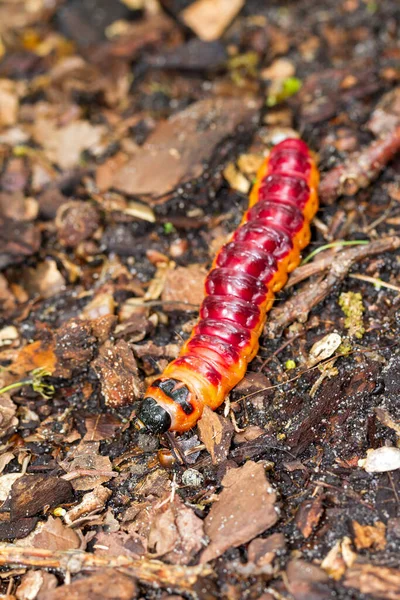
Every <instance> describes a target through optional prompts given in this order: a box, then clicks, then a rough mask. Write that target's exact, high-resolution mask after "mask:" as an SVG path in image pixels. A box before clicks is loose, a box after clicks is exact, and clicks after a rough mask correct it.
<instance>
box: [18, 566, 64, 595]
mask: <svg viewBox="0 0 400 600" xmlns="http://www.w3.org/2000/svg"><path fill="white" fill-rule="evenodd" d="M57 583H58V582H57V577H56V576H55V575H53V574H52V573H47V571H33V570H30V571H28V572H27V573H25V575H23V576H22V577H21V583H20V585H19V586H18V589H17V592H16V595H17V599H18V600H34V598H36V597H37V595H38V594H39V592H41V593H44V592H45V591H46V592H47V591H49V590H53V589H55V588H56V587H57Z"/></svg>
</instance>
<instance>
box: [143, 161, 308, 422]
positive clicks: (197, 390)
mask: <svg viewBox="0 0 400 600" xmlns="http://www.w3.org/2000/svg"><path fill="white" fill-rule="evenodd" d="M267 174H268V158H267V159H266V160H265V161H264V163H263V165H262V166H261V167H260V169H259V171H258V173H257V179H256V182H255V184H254V186H253V188H252V191H251V193H250V198H249V208H251V207H252V206H253V205H254V204H256V202H257V201H258V197H259V188H260V185H261V182H262V181H263V179H264V178H265V177H266V175H267ZM318 182H319V173H318V169H317V167H316V165H315V161H314V160H312V168H311V171H310V175H309V178H308V184H309V187H310V196H309V199H308V201H307V203H306V206H305V207H304V210H303V215H304V225H303V227H302V229H301V230H300V231H299V232H298V233H297V234H296V235H295V236H294V238H293V239H292V241H293V249H292V250H291V251H290V252H289V253H288V254H287V255H286V256H285V258H284V259H282V260H280V261H279V263H278V270H277V272H276V273H275V275H274V277H273V278H272V280H271V281H270V282H269V283H268V291H267V296H266V299H265V302H264V303H263V304H262V305H261V306H260V307H259V308H260V319H259V321H258V323H257V325H256V326H255V327H254V329H253V331H252V334H251V338H250V341H249V343H248V344H247V345H246V346H245V347H244V348H243V349H242V351H241V355H240V359H239V361H238V362H237V363H235V365H233V367H232V368H231V369H229V370H227V369H225V370H224V371H223V372H222V373H221V375H222V378H221V382H220V384H219V385H212V384H211V383H210V381H208V380H207V379H206V378H205V377H204V376H202V375H201V374H200V373H198V372H196V370H194V369H190V368H188V367H186V366H181V365H176V364H175V361H172V362H171V363H170V364H169V365H168V366H167V368H166V369H165V371H164V372H163V374H162V378H163V379H164V378H165V379H167V378H174V379H177V380H179V381H182V382H184V383H185V384H186V386H187V387H188V388H189V390H190V392H191V398H190V400H191V403H192V405H193V406H194V412H193V413H192V414H191V415H189V416H188V415H186V414H185V413H184V412H183V410H182V408H181V407H180V406H179V405H177V404H176V403H174V402H173V401H172V400H171V399H170V398H169V397H168V396H166V395H165V394H164V393H163V392H162V391H161V390H160V389H159V388H155V387H152V386H150V388H149V390H148V392H147V394H146V395H150V396H152V397H153V398H154V399H156V400H157V401H158V402H159V404H160V405H161V406H163V408H165V409H166V410H167V411H168V412H169V413H170V415H171V417H172V426H171V430H175V431H186V430H188V429H191V428H192V427H193V426H194V425H195V424H196V422H197V421H198V419H199V417H200V416H201V413H202V411H203V406H204V405H207V406H209V407H210V408H212V409H216V408H218V406H220V405H221V404H222V403H223V402H224V400H225V398H226V396H227V395H228V393H229V392H230V391H231V389H232V388H233V387H234V386H235V385H236V384H237V383H239V381H241V379H243V377H244V375H245V373H246V369H247V365H248V363H249V362H250V361H251V360H252V359H253V358H254V357H255V355H256V354H257V352H258V349H259V342H258V339H259V336H260V334H261V332H262V330H263V327H264V324H265V320H266V314H267V312H268V311H269V310H270V309H271V307H272V305H273V302H274V298H275V294H276V293H277V292H278V291H279V290H280V289H282V287H283V286H284V285H285V283H286V281H287V278H288V274H289V273H290V272H291V271H293V269H295V268H296V267H297V266H298V264H299V263H300V253H301V251H302V250H303V249H304V248H305V247H306V246H307V245H308V243H309V241H310V236H311V233H310V222H311V220H312V218H313V217H314V215H315V213H316V212H317V210H318V197H317V188H318ZM246 220H247V212H246V214H245V215H244V217H243V219H242V224H243V223H245V222H246ZM228 241H229V240H228ZM217 258H218V255H217V257H216V258H215V260H214V262H213V266H212V268H213V267H214V265H215V264H216V260H217ZM195 333H196V327H195V328H194V330H193V332H192V334H191V336H190V338H189V340H187V342H186V343H185V344H184V345H183V347H182V349H181V352H180V355H179V356H184V355H185V354H186V352H187V345H188V343H189V341H190V339H191V338H192V337H193V336H194V335H195ZM203 356H204V358H207V357H208V358H210V359H211V360H212V358H213V350H212V349H211V348H210V350H209V352H208V351H207V350H204V351H203Z"/></svg>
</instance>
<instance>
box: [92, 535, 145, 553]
mask: <svg viewBox="0 0 400 600" xmlns="http://www.w3.org/2000/svg"><path fill="white" fill-rule="evenodd" d="M94 548H95V551H96V554H98V555H100V556H110V555H111V556H121V555H122V556H124V555H126V554H128V555H130V556H132V557H135V558H140V557H141V556H143V555H144V554H146V542H145V540H144V539H143V538H142V537H141V536H139V535H138V534H130V533H126V532H125V531H116V532H114V533H105V532H104V531H101V532H100V533H98V534H97V535H96V543H95V545H94Z"/></svg>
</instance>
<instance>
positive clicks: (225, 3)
mask: <svg viewBox="0 0 400 600" xmlns="http://www.w3.org/2000/svg"><path fill="white" fill-rule="evenodd" d="M243 4H244V0H196V1H195V2H193V3H191V4H190V6H188V8H186V9H185V10H184V11H182V13H181V17H182V20H183V21H184V23H185V25H187V26H188V27H190V28H191V29H193V31H194V32H195V34H196V35H197V36H198V37H199V38H200V39H201V40H204V41H205V42H211V41H213V40H217V39H218V38H219V37H221V35H222V34H223V33H224V31H225V29H226V28H227V27H228V25H229V24H230V22H231V21H232V20H233V19H234V18H235V17H236V15H237V14H238V12H239V11H240V9H241V8H242V6H243Z"/></svg>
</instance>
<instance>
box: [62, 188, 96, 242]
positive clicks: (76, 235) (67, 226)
mask: <svg viewBox="0 0 400 600" xmlns="http://www.w3.org/2000/svg"><path fill="white" fill-rule="evenodd" d="M55 224H56V227H57V233H58V239H59V241H60V244H62V245H63V246H67V247H69V248H76V247H77V246H78V245H79V244H80V243H81V242H83V241H84V240H87V239H89V238H90V237H91V236H92V235H93V234H94V232H95V231H96V229H97V228H98V227H99V225H100V217H99V213H98V210H97V208H96V207H95V206H94V205H93V204H91V202H84V201H77V200H71V202H64V203H63V204H62V205H61V206H60V207H59V209H58V210H57V215H56V219H55Z"/></svg>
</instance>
